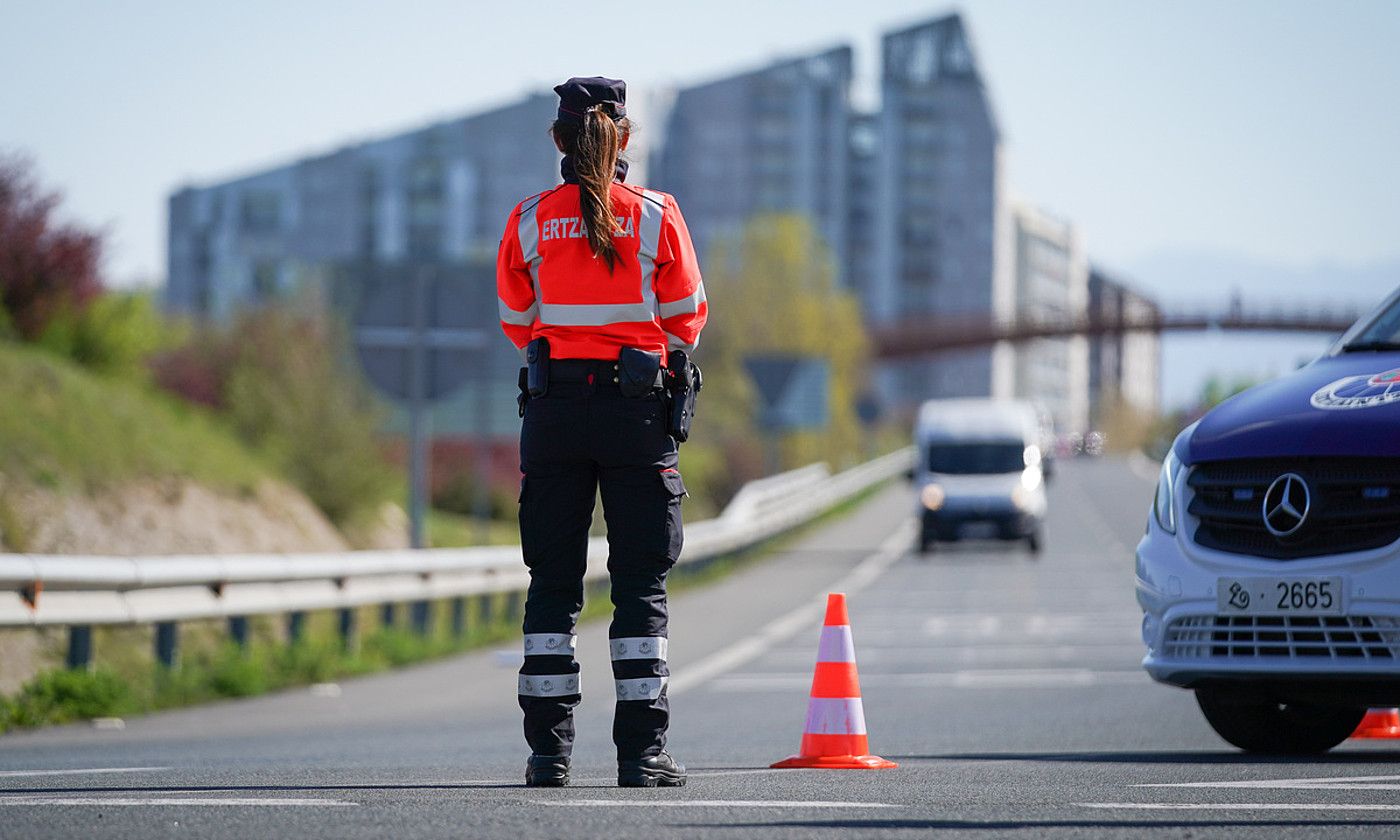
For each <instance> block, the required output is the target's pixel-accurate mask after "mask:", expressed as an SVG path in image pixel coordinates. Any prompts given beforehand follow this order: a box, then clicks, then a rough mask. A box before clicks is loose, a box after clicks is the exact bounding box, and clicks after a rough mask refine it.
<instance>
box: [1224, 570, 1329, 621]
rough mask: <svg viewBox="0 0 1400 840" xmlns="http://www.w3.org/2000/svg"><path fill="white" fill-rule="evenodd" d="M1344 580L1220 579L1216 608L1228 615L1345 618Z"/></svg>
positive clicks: (1321, 578)
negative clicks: (1336, 616) (1326, 616)
mask: <svg viewBox="0 0 1400 840" xmlns="http://www.w3.org/2000/svg"><path fill="white" fill-rule="evenodd" d="M1345 594H1346V587H1345V585H1344V584H1343V581H1342V578H1340V577H1248V578H1220V580H1219V585H1218V586H1217V587H1216V589H1215V597H1216V607H1217V608H1218V609H1219V611H1220V612H1221V613H1223V614H1225V615H1344V614H1345V611H1344V604H1343V601H1344V600H1345Z"/></svg>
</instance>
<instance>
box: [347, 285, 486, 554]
mask: <svg viewBox="0 0 1400 840" xmlns="http://www.w3.org/2000/svg"><path fill="white" fill-rule="evenodd" d="M463 286H464V283H463V281H462V280H460V279H458V280H451V279H448V278H446V277H444V276H443V275H441V274H440V273H439V272H438V271H436V270H435V269H434V267H432V266H419V267H417V268H411V269H404V270H400V271H395V272H393V273H388V272H386V273H385V274H383V275H381V276H379V277H376V278H373V279H371V280H370V281H369V284H368V286H367V288H366V290H365V293H364V295H363V297H362V298H361V299H360V305H359V308H358V309H357V311H356V314H355V355H356V356H357V357H358V358H359V360H360V367H361V368H363V369H364V372H365V376H366V377H368V379H369V381H370V382H372V383H374V385H375V386H376V387H377V388H379V389H380V390H381V391H383V392H384V393H386V394H388V395H389V396H390V397H392V398H393V399H395V400H398V401H400V402H402V403H404V404H405V405H407V407H408V428H409V432H408V438H409V450H408V451H409V458H408V471H409V499H408V521H409V540H410V542H411V544H412V545H413V547H414V548H423V547H424V546H425V545H426V540H425V538H424V533H423V522H424V512H425V509H426V507H427V498H428V445H429V442H430V440H431V435H432V433H431V431H430V430H429V429H428V406H429V405H430V404H431V403H432V402H434V401H436V400H440V399H442V398H444V397H446V396H448V395H450V394H451V393H452V392H453V391H455V390H457V389H458V388H459V387H461V385H462V383H463V382H465V381H466V379H467V377H468V376H470V375H471V373H472V370H473V369H474V368H477V369H482V368H483V366H484V365H485V360H484V359H482V358H479V351H480V349H481V348H482V347H484V345H485V343H486V336H485V334H484V332H483V331H482V330H480V329H470V328H468V327H467V324H469V323H470V321H469V320H468V318H469V311H468V301H469V300H470V297H469V295H468V294H467V291H468V290H467V289H465V288H464V287H463ZM474 351H478V352H474Z"/></svg>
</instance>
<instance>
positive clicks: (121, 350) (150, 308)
mask: <svg viewBox="0 0 1400 840" xmlns="http://www.w3.org/2000/svg"><path fill="white" fill-rule="evenodd" d="M179 340H180V330H179V328H177V327H176V326H174V325H173V324H171V323H170V322H168V321H166V319H165V318H164V317H163V316H162V315H161V314H160V312H159V311H158V310H157V308H156V305H155V302H154V301H153V300H152V298H151V295H150V293H148V292H107V293H105V294H102V295H100V296H98V297H96V298H94V299H93V300H92V302H91V303H89V304H88V305H87V306H85V307H83V308H81V309H74V308H71V307H70V308H67V309H64V310H63V311H62V312H60V313H59V314H57V315H56V316H55V317H54V318H53V319H52V320H50V321H49V323H48V326H47V327H45V329H44V332H43V333H42V334H41V335H40V336H39V339H38V341H37V342H36V343H37V344H38V345H39V346H40V347H43V348H44V349H45V350H48V351H49V352H52V353H56V354H58V355H60V356H64V357H66V358H69V359H72V360H73V361H75V362H77V363H78V364H80V365H82V366H83V367H86V368H89V369H91V370H95V371H98V372H101V373H105V374H108V375H112V376H119V377H122V378H126V379H133V380H140V381H146V380H149V379H150V370H149V367H148V366H147V360H148V359H150V358H151V357H152V356H153V355H154V354H155V353H157V352H159V351H160V350H163V349H165V348H167V347H170V346H172V345H174V344H175V343H177V342H178V341H179Z"/></svg>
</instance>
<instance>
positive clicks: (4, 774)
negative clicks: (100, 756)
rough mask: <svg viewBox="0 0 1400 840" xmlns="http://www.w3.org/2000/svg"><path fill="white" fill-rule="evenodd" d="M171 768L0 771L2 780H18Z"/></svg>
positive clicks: (147, 771)
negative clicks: (31, 777)
mask: <svg viewBox="0 0 1400 840" xmlns="http://www.w3.org/2000/svg"><path fill="white" fill-rule="evenodd" d="M169 769H170V768H169V767H86V768H80V769H63V770H0V778H3V779H18V778H23V777H25V776H87V775H93V774H98V773H158V772H160V771H162V770H169Z"/></svg>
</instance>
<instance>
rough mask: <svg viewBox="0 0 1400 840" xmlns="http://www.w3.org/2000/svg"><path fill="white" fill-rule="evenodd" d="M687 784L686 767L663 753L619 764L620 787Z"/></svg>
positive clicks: (618, 784) (618, 781)
mask: <svg viewBox="0 0 1400 840" xmlns="http://www.w3.org/2000/svg"><path fill="white" fill-rule="evenodd" d="M684 784H685V765H683V764H679V763H677V761H676V760H675V759H674V758H671V756H669V755H667V754H666V753H664V752H663V753H661V754H660V755H649V756H646V757H645V758H633V759H628V760H625V761H622V760H620V761H618V762H617V786H618V787H658V786H659V787H680V786H681V785H684Z"/></svg>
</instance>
